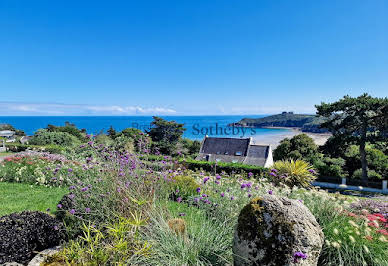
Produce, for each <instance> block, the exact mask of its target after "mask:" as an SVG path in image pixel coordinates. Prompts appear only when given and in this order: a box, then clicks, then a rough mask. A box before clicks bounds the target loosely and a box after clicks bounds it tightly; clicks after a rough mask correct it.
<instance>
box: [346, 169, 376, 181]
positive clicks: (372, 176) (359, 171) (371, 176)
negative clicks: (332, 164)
mask: <svg viewBox="0 0 388 266" xmlns="http://www.w3.org/2000/svg"><path fill="white" fill-rule="evenodd" d="M352 178H354V179H362V169H357V170H356V171H354V173H353V175H352ZM368 178H369V180H379V179H382V176H381V175H380V174H378V173H376V171H374V170H368Z"/></svg>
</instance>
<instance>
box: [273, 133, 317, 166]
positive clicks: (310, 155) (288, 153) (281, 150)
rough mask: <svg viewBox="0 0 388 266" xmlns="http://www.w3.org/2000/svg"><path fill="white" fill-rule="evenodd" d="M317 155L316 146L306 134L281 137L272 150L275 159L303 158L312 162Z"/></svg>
mask: <svg viewBox="0 0 388 266" xmlns="http://www.w3.org/2000/svg"><path fill="white" fill-rule="evenodd" d="M317 157H318V146H317V145H315V143H314V140H313V139H312V138H310V137H309V136H307V135H306V134H299V135H296V136H294V137H292V138H291V139H288V138H285V139H283V140H282V141H281V142H280V144H279V146H277V147H276V149H275V150H274V152H273V158H274V160H275V161H279V160H287V159H294V160H297V159H303V160H306V161H309V162H312V161H313V160H315V159H316V158H317Z"/></svg>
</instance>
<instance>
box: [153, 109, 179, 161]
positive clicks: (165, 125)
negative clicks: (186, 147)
mask: <svg viewBox="0 0 388 266" xmlns="http://www.w3.org/2000/svg"><path fill="white" fill-rule="evenodd" d="M153 119H154V121H152V123H151V129H150V130H149V131H148V132H147V133H148V134H149V135H150V137H151V139H152V141H153V142H155V144H156V146H157V148H158V149H159V151H160V152H161V153H164V154H172V153H173V152H174V150H175V147H176V144H177V143H178V141H179V139H180V138H181V137H182V135H183V132H184V131H185V130H186V129H185V128H184V127H183V126H184V125H183V124H179V123H176V122H175V121H167V120H164V119H163V118H161V117H157V116H154V117H153Z"/></svg>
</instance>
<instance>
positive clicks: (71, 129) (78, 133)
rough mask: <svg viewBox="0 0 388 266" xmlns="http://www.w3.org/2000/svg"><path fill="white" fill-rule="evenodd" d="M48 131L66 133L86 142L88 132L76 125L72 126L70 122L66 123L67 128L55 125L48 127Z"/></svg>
mask: <svg viewBox="0 0 388 266" xmlns="http://www.w3.org/2000/svg"><path fill="white" fill-rule="evenodd" d="M47 131H48V132H64V133H68V134H70V135H72V136H74V137H76V138H77V139H79V140H80V141H82V142H83V141H86V134H85V132H86V130H85V129H81V130H80V129H78V128H77V127H76V126H75V125H74V124H71V123H69V122H65V126H59V127H57V126H54V125H47Z"/></svg>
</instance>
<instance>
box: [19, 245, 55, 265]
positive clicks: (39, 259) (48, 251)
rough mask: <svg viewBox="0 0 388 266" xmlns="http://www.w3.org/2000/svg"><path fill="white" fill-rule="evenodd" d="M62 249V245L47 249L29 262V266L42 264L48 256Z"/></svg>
mask: <svg viewBox="0 0 388 266" xmlns="http://www.w3.org/2000/svg"><path fill="white" fill-rule="evenodd" d="M60 250H61V246H56V247H53V248H48V249H45V250H43V251H41V252H39V253H38V255H36V256H35V257H34V258H33V259H32V260H31V261H30V262H29V263H28V264H27V266H40V265H41V263H42V262H44V261H45V260H46V258H47V257H50V256H53V255H54V254H56V253H58V252H59V251H60Z"/></svg>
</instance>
